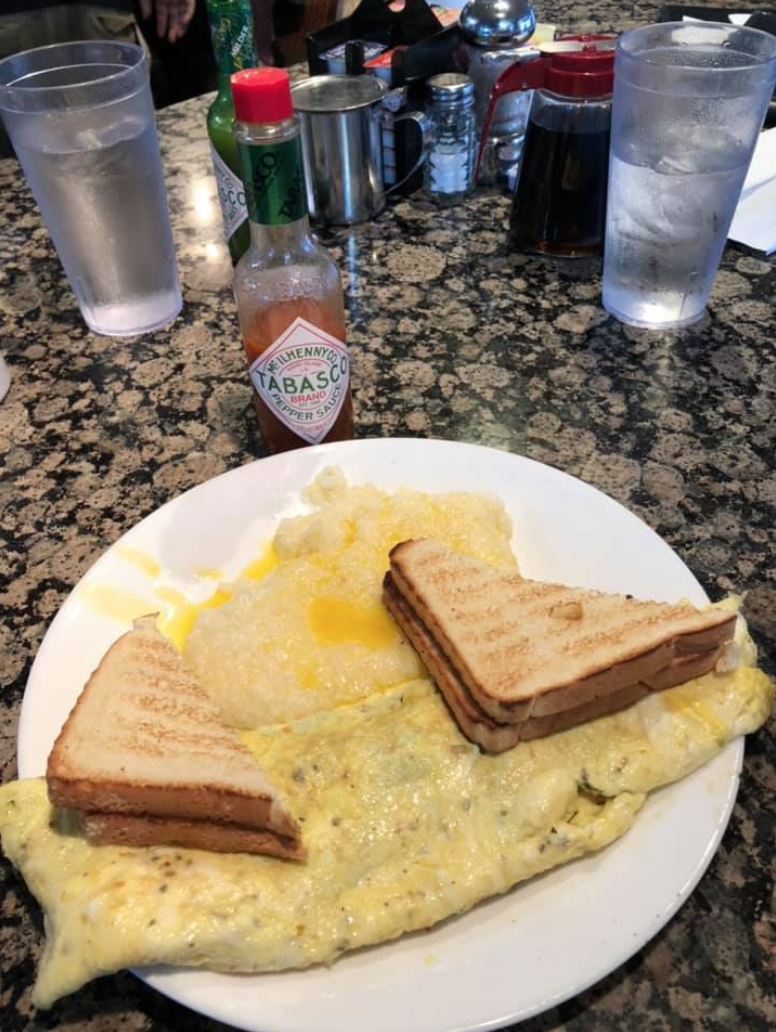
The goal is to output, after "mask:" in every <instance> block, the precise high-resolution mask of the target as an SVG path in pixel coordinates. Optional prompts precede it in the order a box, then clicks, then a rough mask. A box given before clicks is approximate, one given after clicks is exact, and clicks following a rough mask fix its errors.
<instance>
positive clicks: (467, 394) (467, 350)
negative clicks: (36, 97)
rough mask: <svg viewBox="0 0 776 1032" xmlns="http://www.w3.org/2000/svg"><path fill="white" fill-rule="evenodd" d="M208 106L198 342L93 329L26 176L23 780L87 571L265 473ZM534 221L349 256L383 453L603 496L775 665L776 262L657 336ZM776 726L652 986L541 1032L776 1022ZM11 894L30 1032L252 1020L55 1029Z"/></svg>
mask: <svg viewBox="0 0 776 1032" xmlns="http://www.w3.org/2000/svg"><path fill="white" fill-rule="evenodd" d="M539 13H540V15H541V17H542V18H543V19H544V20H553V19H555V20H557V21H558V22H559V23H560V24H561V25H562V26H563V27H564V28H569V29H592V28H597V29H604V28H610V27H614V28H623V27H628V26H629V25H632V24H635V23H636V22H638V21H647V20H650V18H651V17H654V8H653V7H651V6H650V5H649V4H647V3H635V4H633V5H627V6H626V7H625V8H621V9H618V8H615V6H614V5H609V6H607V5H606V4H605V3H603V2H601V0H599V2H598V3H594V4H593V5H592V6H582V5H577V6H574V5H573V4H559V5H558V6H557V7H554V8H540V10H539ZM206 106H207V100H206V99H205V98H202V99H200V100H197V101H190V102H188V103H186V104H183V105H180V106H178V107H175V108H170V109H167V110H166V111H164V112H163V113H161V114H160V116H159V128H160V131H161V135H162V143H163V150H164V159H165V164H166V170H167V181H168V187H169V193H170V199H171V209H172V215H173V223H174V229H175V237H176V243H177V247H178V255H179V259H180V268H181V275H182V280H183V287H184V295H185V304H184V309H183V312H182V314H181V316H180V317H179V318H178V319H177V320H176V321H175V323H174V324H173V325H172V326H170V327H169V328H167V329H165V330H162V331H159V332H157V333H154V334H149V335H147V336H144V337H142V338H136V339H131V340H125V341H121V340H109V339H106V338H101V337H97V336H95V335H94V334H91V333H89V332H87V331H86V329H85V328H84V326H83V324H82V323H81V321H80V318H79V316H78V312H77V309H76V306H75V302H74V300H73V297H72V295H71V294H70V292H69V290H68V288H67V284H66V282H65V280H64V278H63V275H62V272H61V270H60V266H59V263H58V261H57V259H56V257H55V255H54V251H53V249H52V246H51V244H50V242H49V238H48V234H47V232H46V230H45V229H44V228H43V227H42V225H41V222H40V219H39V216H38V213H37V210H36V207H35V205H34V203H33V201H32V199H31V197H30V195H29V193H28V191H27V189H26V187H25V185H24V183H23V180H22V177H21V175H20V173H19V171H18V168H17V166H16V165H15V163H14V162H11V161H6V162H3V163H0V347H2V352H3V354H4V355H5V357H6V359H7V361H8V364H9V366H10V367H11V370H12V374H13V383H12V387H11V391H10V393H9V395H8V397H7V398H6V400H5V402H4V403H3V404H2V405H0V469H2V477H1V478H0V607H2V621H1V622H0V655H2V663H1V664H0V678H1V682H0V683H1V684H2V697H1V701H0V774H1V775H2V779H3V780H8V779H10V778H12V777H13V776H14V774H15V737H16V730H17V721H18V715H19V709H20V703H21V697H22V692H23V689H24V684H25V681H26V678H27V674H28V672H29V669H30V665H31V663H32V660H33V658H34V656H35V652H36V649H37V647H38V645H39V644H40V641H41V638H42V636H43V633H44V631H45V629H46V627H47V625H48V623H49V622H50V620H51V619H52V617H53V616H54V614H55V613H56V611H57V608H58V607H59V605H60V604H61V603H62V601H63V600H64V598H65V597H66V595H67V594H68V592H69V591H70V589H71V588H72V586H73V585H74V583H75V582H76V581H77V579H78V578H79V577H80V576H81V575H82V574H83V573H84V572H85V571H86V570H87V569H88V567H89V566H90V565H91V564H92V563H93V562H94V560H95V559H96V558H97V557H98V556H99V555H100V554H101V553H102V551H103V550H104V549H105V548H106V547H107V546H109V545H110V544H111V543H112V542H114V541H115V540H116V539H117V537H118V536H119V535H120V534H121V533H122V532H124V531H125V530H127V529H128V528H129V527H131V526H132V525H133V524H134V523H136V522H137V521H138V520H139V519H140V518H141V517H143V516H145V515H147V514H148V513H150V512H151V511H153V510H154V509H155V508H156V507H157V506H159V505H160V504H162V503H163V502H165V501H166V500H167V499H169V498H171V497H173V496H174V495H177V494H179V493H180V492H182V491H184V490H186V489H187V488H190V487H192V486H194V485H195V484H198V483H201V482H202V481H203V480H205V479H207V478H208V477H211V476H213V475H214V474H217V473H220V472H222V471H224V470H227V469H230V468H232V467H234V466H237V465H240V464H242V463H245V462H248V461H250V460H252V459H254V458H257V457H259V456H261V455H263V454H264V450H263V446H262V442H261V439H260V437H259V434H258V431H257V427H256V424H255V419H254V415H253V411H252V408H251V403H250V397H249V391H248V384H247V380H246V376H245V371H244V365H243V354H242V349H241V345H240V342H239V337H238V333H237V321H236V316H235V310H234V304H233V300H232V295H231V290H230V266H229V262H228V260H227V256H226V252H225V249H224V247H223V245H222V243H221V239H220V233H221V227H220V214H219V212H218V210H217V208H216V201H215V191H214V183H213V179H212V177H211V173H210V164H209V157H208V153H207V146H206V139H205V134H204V112H205V109H206ZM507 211H508V204H507V201H506V199H505V198H503V197H501V196H500V195H498V194H495V193H494V194H479V195H477V196H476V197H474V198H473V199H472V200H470V201H469V202H468V203H466V204H465V205H464V206H461V207H458V208H455V209H450V210H438V209H436V208H435V207H434V206H432V205H431V204H429V203H428V202H426V201H425V200H423V198H422V197H420V196H417V197H414V198H411V199H401V200H399V201H398V203H396V204H395V205H394V206H392V207H391V208H390V209H389V210H388V211H386V212H385V213H384V214H383V215H382V216H381V217H380V218H379V219H377V220H376V221H375V222H373V223H370V224H366V225H363V226H359V227H357V228H355V229H353V230H352V231H341V232H340V231H336V232H332V233H330V234H326V235H325V236H324V240H325V242H326V243H327V244H328V245H329V246H330V247H331V250H332V252H333V254H334V255H335V257H336V258H337V260H338V261H339V263H340V266H341V269H342V274H343V278H344V282H345V285H346V290H347V303H348V309H349V344H350V348H351V354H352V360H353V383H354V387H355V399H356V405H357V420H358V425H357V433H358V436H361V437H368V436H385V435H402V436H406V435H417V436H438V437H445V438H449V439H453V440H459V441H474V442H480V443H483V444H488V445H492V446H494V447H497V448H504V449H508V450H510V451H514V452H517V453H520V454H523V455H528V456H530V457H532V458H534V459H539V460H541V461H544V462H549V463H552V464H554V465H556V466H558V467H560V468H561V469H563V470H566V471H567V472H569V473H572V474H574V475H576V476H580V477H582V478H583V479H585V480H586V481H588V482H589V483H591V484H594V485H596V486H597V487H599V488H601V489H602V490H604V491H606V492H608V493H609V494H610V495H612V496H613V497H615V498H617V499H619V500H620V501H622V502H623V503H624V504H625V505H627V506H628V507H629V508H630V509H631V510H633V511H634V512H636V513H637V514H638V515H640V516H641V517H643V518H644V519H645V520H646V521H647V522H648V523H649V524H650V525H651V526H652V527H654V528H655V529H656V530H657V531H658V533H660V534H661V535H663V536H664V537H665V539H666V540H667V541H668V542H669V543H670V544H671V545H672V546H673V547H674V548H675V549H676V550H677V552H678V553H679V554H680V555H681V556H682V558H683V559H684V560H685V561H686V562H687V563H688V564H689V566H690V567H691V568H692V569H693V571H694V572H695V573H696V575H697V576H698V577H699V579H700V580H701V582H702V583H703V585H704V587H706V589H707V590H708V591H709V592H710V593H711V594H712V595H719V594H720V593H722V592H724V591H726V590H728V589H732V588H736V589H744V588H745V589H747V591H748V593H749V594H748V598H747V606H746V610H747V614H748V617H749V620H750V623H751V627H752V629H753V632H754V633H755V635H756V636H757V639H758V642H759V644H760V646H761V647H762V650H763V662H764V665H765V667H766V669H768V670H769V671H770V672H771V673H773V672H774V663H775V661H776V651H775V650H776V615H775V614H776V580H775V579H774V554H776V547H775V546H776V540H775V537H776V534H775V531H774V528H775V527H776V462H775V461H774V460H775V459H776V432H775V431H774V425H775V424H776V420H774V407H775V406H774V400H775V398H776V311H775V310H774V294H775V293H776V262H774V260H762V259H760V258H756V257H752V256H750V255H747V254H746V253H744V252H743V251H742V250H739V249H735V248H733V247H729V248H728V249H727V251H726V253H725V256H724V259H723V262H722V268H721V271H720V273H719V276H718V277H717V281H716V284H715V287H714V291H713V295H712V299H711V303H710V305H709V309H708V314H707V315H706V316H705V317H704V319H703V320H702V321H701V322H700V323H698V324H697V325H695V326H694V327H692V328H691V329H688V330H686V331H683V332H678V333H673V334H665V333H664V334H658V333H651V332H646V331H636V330H631V329H627V328H625V327H623V326H621V325H620V324H618V323H617V322H615V321H614V320H613V319H611V318H610V317H609V316H608V315H607V314H606V313H605V312H604V311H603V310H602V309H601V307H600V304H599V299H600V279H599V268H598V265H597V263H595V262H593V261H580V262H570V263H569V262H567V263H558V262H554V261H551V260H547V259H540V258H534V257H529V256H525V255H514V254H508V253H507V251H506V248H505V242H504V227H505V220H506V216H507ZM774 726H775V725H774V723H773V722H771V724H770V725H769V727H767V728H766V729H763V730H762V731H761V732H760V733H759V734H757V735H756V736H754V737H753V738H752V739H750V741H749V743H748V746H747V757H746V763H745V769H744V773H743V778H742V783H741V791H740V795H739V800H738V803H737V804H736V808H735V812H734V815H733V819H732V822H731V825H730V827H729V829H728V832H727V834H726V836H725V839H724V841H723V844H722V847H721V849H720V850H719V852H718V854H717V856H716V857H715V859H714V860H713V862H712V864H711V867H710V869H709V872H708V873H707V874H706V876H705V877H704V878H703V880H702V882H701V884H700V886H699V887H698V889H696V891H695V892H694V894H693V895H692V897H691V898H690V900H689V902H688V903H687V904H686V905H685V906H684V908H683V909H682V910H681V911H680V913H679V915H678V916H677V917H675V918H674V919H673V920H672V921H671V922H670V923H669V924H668V926H667V927H666V928H665V929H664V930H663V931H662V932H661V933H660V934H659V935H658V936H657V938H656V939H655V940H653V942H651V943H650V944H649V945H648V946H647V947H646V948H645V949H644V950H643V951H642V952H641V953H639V954H637V955H636V956H635V957H634V958H633V959H632V960H630V961H629V962H628V963H627V964H626V965H625V966H624V967H622V968H620V969H619V970H617V971H616V972H614V973H613V974H612V975H610V976H609V977H608V978H606V979H605V980H604V981H603V982H601V983H600V984H599V985H597V986H595V987H594V988H593V989H591V990H589V991H588V992H586V993H584V994H583V995H581V996H579V997H578V998H576V999H574V1000H572V1001H571V1002H568V1003H566V1004H563V1005H562V1006H560V1007H557V1008H554V1009H552V1010H550V1011H548V1012H547V1013H546V1014H545V1015H543V1016H541V1017H537V1018H535V1019H532V1020H530V1021H528V1022H526V1023H524V1024H523V1025H521V1032H557V1030H561V1029H563V1030H564V1032H599V1030H614V1029H616V1030H617V1032H669V1030H671V1032H673V1030H681V1032H766V1030H770V1029H773V1028H774V1027H776V992H775V988H774V987H776V918H775V917H774V897H773V892H774V859H773V857H774V848H775V846H776V828H775V824H774V817H773V799H774V797H776V766H775V764H776V744H775V743H774V737H773V731H774ZM0 877H1V878H2V903H1V906H2V919H1V920H2V923H1V924H0V1028H2V1030H3V1032H22V1030H24V1032H39V1030H42V1029H54V1028H57V1029H67V1030H69V1032H108V1030H113V1029H122V1030H126V1032H140V1030H144V1032H145V1030H158V1032H172V1030H182V1029H186V1030H192V1032H216V1030H217V1029H223V1028H224V1026H221V1025H219V1024H217V1023H215V1022H212V1021H209V1020H208V1019H205V1018H202V1017H199V1016H197V1015H194V1014H192V1013H190V1012H188V1011H186V1010H185V1009H183V1008H182V1007H180V1006H178V1005H177V1004H174V1003H172V1002H171V1001H169V1000H167V999H165V998H164V997H162V996H160V995H158V994H156V993H155V992H152V991H151V990H150V989H147V988H146V987H145V986H144V985H142V984H141V983H140V982H138V981H137V980H135V979H134V978H133V977H131V976H129V975H126V974H123V975H119V976H114V977H108V978H104V979H102V980H99V981H97V982H95V983H93V984H92V985H90V986H87V987H86V988H84V989H83V990H81V991H80V992H78V993H76V994H74V995H73V996H71V997H69V998H67V999H66V1000H64V1001H62V1002H61V1003H60V1004H58V1005H57V1006H56V1007H55V1008H54V1009H53V1010H52V1011H50V1012H45V1013H36V1012H35V1011H34V1009H33V1008H32V1005H31V1003H30V986H31V983H32V980H33V977H34V971H35V966H36V964H37V961H38V957H39V954H40V949H41V942H42V921H41V917H40V913H39V910H38V908H37V906H36V904H35V903H34V901H33V900H32V898H31V897H30V896H29V894H28V893H27V891H26V889H25V888H24V886H23V884H22V883H21V882H20V880H19V879H18V878H17V877H16V876H15V875H14V873H13V872H12V871H11V869H10V868H9V866H8V865H7V864H5V863H4V862H3V865H2V867H1V868H0ZM634 891H638V887H637V886H634ZM515 977H516V978H517V977H519V971H516V973H515ZM365 1032H368V1030H366V1029H365ZM397 1032H399V1030H397Z"/></svg>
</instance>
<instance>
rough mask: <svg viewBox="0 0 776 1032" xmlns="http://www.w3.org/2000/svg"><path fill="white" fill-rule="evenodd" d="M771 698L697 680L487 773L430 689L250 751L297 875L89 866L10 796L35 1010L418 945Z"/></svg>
mask: <svg viewBox="0 0 776 1032" xmlns="http://www.w3.org/2000/svg"><path fill="white" fill-rule="evenodd" d="M772 693H773V689H772V685H771V684H770V682H769V680H768V678H767V677H766V676H765V675H764V674H762V673H760V672H759V671H758V670H755V669H753V668H745V667H742V668H739V669H738V670H736V671H735V672H734V673H729V674H709V675H707V676H706V677H704V678H701V679H699V680H698V681H695V682H693V683H692V684H690V685H685V686H682V687H679V688H675V689H671V690H669V691H666V692H661V693H656V694H655V695H653V696H650V697H649V698H647V699H644V700H643V701H642V702H640V703H638V704H637V705H636V706H633V707H631V708H630V709H628V710H625V711H623V712H621V713H618V714H614V715H611V716H608V717H604V718H602V719H600V720H597V721H593V722H590V723H588V724H584V725H582V726H580V727H577V728H573V729H572V730H570V731H566V732H564V733H562V734H558V735H554V736H552V737H549V738H545V739H541V740H538V741H536V742H528V743H524V744H521V745H519V746H518V747H516V748H515V749H513V750H511V751H509V752H506V753H503V754H501V755H500V756H487V755H484V754H482V753H480V752H479V750H478V749H477V748H476V747H474V746H472V745H471V744H469V743H468V742H467V741H466V740H465V739H464V738H463V737H462V736H461V734H460V733H459V731H458V729H457V727H456V725H455V724H454V722H453V721H452V720H451V718H450V716H449V715H448V713H447V710H446V709H445V706H444V703H443V702H442V701H441V699H440V697H439V696H438V694H437V692H436V691H435V690H434V689H433V687H432V685H431V684H430V683H429V682H428V681H413V682H412V683H409V684H405V685H403V686H400V687H397V688H392V689H389V690H387V691H384V692H381V693H379V694H376V695H374V696H373V697H372V698H369V699H367V700H362V701H360V702H358V703H356V704H354V705H350V706H343V707H340V708H339V709H336V710H332V711H330V712H324V713H317V714H314V715H312V716H309V717H306V718H304V719H302V720H299V721H296V722H293V723H288V724H283V725H281V726H276V727H267V728H261V729H258V730H254V731H250V732H245V733H244V734H243V739H244V741H245V742H246V743H247V744H248V745H249V747H250V748H251V749H252V750H253V752H254V753H255V755H256V756H257V757H258V758H259V760H260V761H261V763H262V764H263V765H264V767H265V769H266V771H267V773H268V775H269V777H270V778H271V780H272V781H273V782H274V783H275V784H277V786H278V788H279V789H280V790H281V791H282V793H283V794H284V795H285V796H286V798H287V799H288V801H289V806H290V808H291V810H292V812H293V813H294V815H295V816H296V817H297V818H298V819H299V821H300V822H301V823H302V828H303V829H304V836H305V842H306V844H307V847H308V850H309V861H308V862H307V863H303V864H297V863H288V862H284V861H281V860H275V859H272V858H269V857H260V856H248V855H244V854H240V855H231V856H229V855H217V854H212V853H206V852H200V851H196V850H182V849H181V850H176V849H168V848H154V849H124V848H119V847H113V846H102V847H94V846H91V845H89V844H88V843H87V842H86V841H85V840H84V839H83V838H82V837H81V836H80V835H79V833H78V831H77V828H75V827H74V825H73V822H72V820H71V819H70V818H69V817H68V815H67V814H66V813H61V812H60V813H56V812H52V809H51V807H50V805H49V803H48V801H47V797H46V788H45V783H44V781H43V780H42V779H41V780H28V781H22V782H17V783H13V784H9V785H5V786H3V787H2V788H0V834H1V835H2V844H3V849H4V850H5V852H6V854H7V855H8V857H9V858H10V859H11V860H12V862H13V863H14V864H16V866H17V867H18V868H19V869H20V870H21V873H22V875H23V877H24V879H25V881H26V882H27V884H28V885H29V887H30V889H31V890H32V892H33V893H34V894H35V896H36V897H37V899H38V900H39V901H40V903H41V905H42V907H43V908H44V910H45V912H46V928H47V933H48V940H47V943H46V948H45V951H44V954H43V959H42V962H41V968H40V972H39V975H38V981H37V984H36V988H35V993H34V999H35V1001H36V1003H37V1004H38V1005H39V1006H44V1007H45V1006H48V1005H50V1004H51V1003H52V1002H53V1001H54V1000H56V999H57V998H58V997H59V996H62V995H64V994H65V993H69V992H72V991H73V990H74V989H77V988H78V987H79V986H80V985H82V984H83V983H84V982H86V981H87V980H88V979H90V978H93V977H95V976H97V975H101V974H105V973H107V972H111V971H116V970H119V969H121V968H125V967H134V966H139V965H145V964H156V963H168V964H178V965H190V966H206V967H208V968H212V969H216V970H223V971H269V970H280V969H283V968H301V967H305V966H307V965H309V964H314V963H317V962H321V961H331V960H333V959H334V958H336V957H337V956H338V955H339V954H340V953H342V952H343V951H344V950H350V949H356V948H357V947H360V946H367V945H371V944H375V943H379V942H384V941H386V940H389V939H393V938H395V937H396V936H399V935H401V934H403V933H404V932H408V931H412V930H414V929H421V928H428V927H429V926H431V925H433V924H435V923H436V922H438V921H441V920H442V919H444V918H446V917H448V916H450V915H451V914H456V913H460V912H462V911H465V910H467V909H469V908H470V907H472V906H473V905H474V904H476V903H477V902H478V901H480V900H482V899H484V898H486V897H488V896H492V895H494V894H496V893H501V892H504V891H506V890H507V889H509V888H510V887H511V886H512V885H514V884H515V883H516V882H519V881H521V880H523V879H525V878H530V877H531V876H532V875H535V874H537V873H539V872H540V871H544V870H546V869H548V868H550V867H553V866H556V865H557V864H561V863H565V862H567V861H569V860H572V859H574V858H575V857H578V856H582V855H583V854H585V853H587V852H590V851H591V850H596V849H599V848H601V847H602V846H605V845H607V844H608V843H609V842H611V841H612V840H614V839H616V838H617V837H618V836H620V835H622V834H623V833H624V832H625V831H626V830H627V828H628V827H629V826H630V825H631V824H632V822H633V820H634V818H635V816H636V813H637V811H638V810H639V807H640V806H641V804H642V802H643V800H644V794H645V793H646V792H649V791H650V790H651V789H654V788H656V787H657V786H659V785H663V784H666V783H667V782H670V781H673V780H675V779H677V778H680V777H683V776H684V775H686V774H687V773H689V772H690V771H691V770H693V769H695V768H696V767H698V766H699V765H700V764H702V763H704V762H705V761H706V760H708V759H709V758H710V757H712V756H713V755H715V753H717V752H718V751H719V749H720V748H721V747H722V746H723V745H724V744H725V742H727V741H728V740H729V739H731V738H733V737H735V736H737V735H740V734H744V733H746V732H749V731H753V730H755V729H756V728H757V727H759V725H760V724H761V723H762V722H763V721H764V720H765V718H766V717H767V715H768V712H769V709H770V705H771V701H772Z"/></svg>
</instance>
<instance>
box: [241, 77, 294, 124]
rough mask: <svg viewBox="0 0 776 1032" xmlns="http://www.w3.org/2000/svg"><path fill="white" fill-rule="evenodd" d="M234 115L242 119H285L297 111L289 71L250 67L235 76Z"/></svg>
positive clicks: (262, 120) (262, 121)
mask: <svg viewBox="0 0 776 1032" xmlns="http://www.w3.org/2000/svg"><path fill="white" fill-rule="evenodd" d="M232 100H233V102H234V117H235V120H236V121H238V122H259V123H266V122H282V121H283V119H284V118H290V117H291V115H293V113H294V105H293V104H292V103H291V85H290V83H289V80H288V72H286V71H285V70H284V69H282V68H246V69H245V71H243V72H235V74H234V75H233V76H232Z"/></svg>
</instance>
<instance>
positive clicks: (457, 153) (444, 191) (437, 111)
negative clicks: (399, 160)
mask: <svg viewBox="0 0 776 1032" xmlns="http://www.w3.org/2000/svg"><path fill="white" fill-rule="evenodd" d="M428 91H429V105H428V112H427V113H428V116H429V118H430V119H431V121H432V123H433V126H434V142H433V143H432V145H431V149H430V151H429V155H428V160H427V162H426V168H425V175H424V186H425V190H426V193H427V194H428V196H429V197H431V198H432V199H433V200H436V201H441V202H443V203H455V202H456V201H459V200H461V199H462V198H464V197H466V196H467V194H470V193H471V191H472V190H473V189H474V166H475V163H476V159H477V128H476V119H475V112H474V83H473V82H472V80H471V79H470V78H469V76H468V75H461V74H460V73H459V72H444V73H442V74H441V75H434V76H432V77H431V78H430V79H429V80H428Z"/></svg>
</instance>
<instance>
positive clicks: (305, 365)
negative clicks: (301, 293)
mask: <svg viewBox="0 0 776 1032" xmlns="http://www.w3.org/2000/svg"><path fill="white" fill-rule="evenodd" d="M249 372H250V376H251V381H252V382H253V386H254V387H255V388H256V391H257V393H258V395H259V397H260V398H261V400H262V401H263V402H264V404H265V405H266V406H267V408H268V409H269V410H270V412H272V413H273V415H275V416H277V418H278V419H280V420H281V421H282V422H283V423H285V425H286V426H287V427H288V428H289V429H290V430H292V431H293V432H294V433H295V434H296V435H297V437H301V438H302V440H304V441H307V442H308V443H309V444H318V443H319V442H320V441H322V440H323V439H324V437H325V436H326V435H327V433H328V432H329V430H331V428H332V426H333V425H334V422H335V420H336V419H337V416H338V415H339V411H340V409H341V408H342V404H343V402H344V401H345V398H346V397H347V394H348V382H349V379H350V364H349V362H348V352H347V348H346V347H345V345H344V344H343V343H342V341H340V340H337V338H336V337H332V336H331V335H330V334H328V333H324V331H323V330H319V329H318V327H317V326H313V325H312V323H309V322H307V321H306V320H305V319H299V318H297V319H294V321H293V322H292V323H291V325H290V326H289V327H288V328H287V329H286V330H285V331H284V332H283V333H282V334H281V335H280V336H279V337H278V339H277V340H276V341H275V342H274V344H271V345H270V346H269V347H268V348H267V350H266V351H263V352H262V353H261V354H260V355H259V357H258V358H256V359H254V361H253V362H252V363H251V365H250V368H249Z"/></svg>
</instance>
